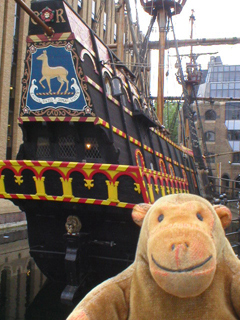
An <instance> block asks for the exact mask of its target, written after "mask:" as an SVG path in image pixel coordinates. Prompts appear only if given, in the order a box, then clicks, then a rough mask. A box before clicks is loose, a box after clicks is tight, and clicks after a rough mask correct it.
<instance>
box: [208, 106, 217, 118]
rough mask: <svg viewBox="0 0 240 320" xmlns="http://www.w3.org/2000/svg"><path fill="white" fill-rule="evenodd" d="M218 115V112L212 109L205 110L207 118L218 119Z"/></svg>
mask: <svg viewBox="0 0 240 320" xmlns="http://www.w3.org/2000/svg"><path fill="white" fill-rule="evenodd" d="M216 117H217V115H216V112H215V111H214V110H212V109H211V110H207V111H206V112H205V120H216Z"/></svg>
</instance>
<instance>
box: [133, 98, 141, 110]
mask: <svg viewBox="0 0 240 320" xmlns="http://www.w3.org/2000/svg"><path fill="white" fill-rule="evenodd" d="M133 107H134V111H140V110H141V106H140V103H139V101H138V100H137V99H134V100H133Z"/></svg>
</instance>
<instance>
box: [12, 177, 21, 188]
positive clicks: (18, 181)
mask: <svg viewBox="0 0 240 320" xmlns="http://www.w3.org/2000/svg"><path fill="white" fill-rule="evenodd" d="M14 178H15V183H17V184H18V185H19V186H20V185H21V184H22V183H23V176H14Z"/></svg>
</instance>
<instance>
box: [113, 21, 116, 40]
mask: <svg viewBox="0 0 240 320" xmlns="http://www.w3.org/2000/svg"><path fill="white" fill-rule="evenodd" d="M113 40H114V43H116V42H117V24H116V23H114V34H113Z"/></svg>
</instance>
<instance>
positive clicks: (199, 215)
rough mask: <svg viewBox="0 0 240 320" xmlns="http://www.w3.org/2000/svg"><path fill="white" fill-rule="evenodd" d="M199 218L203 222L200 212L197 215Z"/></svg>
mask: <svg viewBox="0 0 240 320" xmlns="http://www.w3.org/2000/svg"><path fill="white" fill-rule="evenodd" d="M197 218H198V220H200V221H203V216H202V215H201V213H199V212H198V213H197Z"/></svg>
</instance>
